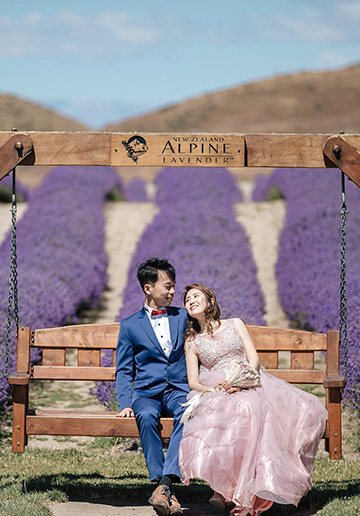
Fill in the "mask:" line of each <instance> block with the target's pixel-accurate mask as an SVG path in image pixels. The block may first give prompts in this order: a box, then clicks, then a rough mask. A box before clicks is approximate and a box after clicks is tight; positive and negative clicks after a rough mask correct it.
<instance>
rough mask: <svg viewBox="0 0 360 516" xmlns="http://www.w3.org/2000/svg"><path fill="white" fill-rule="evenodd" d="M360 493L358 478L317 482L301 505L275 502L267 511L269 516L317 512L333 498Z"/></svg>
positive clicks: (301, 501)
mask: <svg viewBox="0 0 360 516" xmlns="http://www.w3.org/2000/svg"><path fill="white" fill-rule="evenodd" d="M356 495H360V483H359V480H358V479H354V480H346V481H329V482H317V483H316V484H315V485H313V487H312V488H311V490H310V491H309V492H308V493H307V494H306V495H305V496H304V497H303V498H302V499H301V500H300V502H299V505H298V506H297V507H295V506H294V505H280V504H276V503H274V505H273V506H272V507H271V509H270V510H269V511H268V512H267V513H266V515H268V516H280V515H281V516H297V515H298V516H300V515H302V514H303V513H304V512H306V514H315V513H316V512H318V511H320V510H321V509H323V508H324V507H325V506H326V505H327V504H328V503H329V502H331V500H334V499H344V498H345V497H352V496H356Z"/></svg>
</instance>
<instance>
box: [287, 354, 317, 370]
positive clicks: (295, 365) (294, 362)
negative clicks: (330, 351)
mask: <svg viewBox="0 0 360 516" xmlns="http://www.w3.org/2000/svg"><path fill="white" fill-rule="evenodd" d="M290 367H291V369H314V353H306V352H303V351H298V352H296V351H292V352H291V366H290Z"/></svg>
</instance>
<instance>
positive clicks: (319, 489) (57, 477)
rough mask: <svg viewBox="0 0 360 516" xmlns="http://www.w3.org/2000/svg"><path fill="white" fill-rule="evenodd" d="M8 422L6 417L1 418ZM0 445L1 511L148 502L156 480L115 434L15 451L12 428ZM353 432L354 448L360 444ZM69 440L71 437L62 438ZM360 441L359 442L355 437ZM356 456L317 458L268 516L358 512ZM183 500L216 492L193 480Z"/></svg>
mask: <svg viewBox="0 0 360 516" xmlns="http://www.w3.org/2000/svg"><path fill="white" fill-rule="evenodd" d="M2 423H3V425H2V426H4V420H3V421H2ZM2 437H3V438H4V439H3V440H2V441H1V445H0V516H5V515H6V516H19V515H20V514H21V515H24V516H49V515H50V514H51V512H50V511H49V508H48V507H47V505H48V504H49V503H50V502H53V501H59V502H61V501H66V500H69V499H84V500H100V499H101V500H104V499H109V500H111V499H116V500H128V501H130V502H131V501H133V502H135V501H136V502H138V503H139V504H146V503H147V499H148V497H149V496H150V494H151V492H152V490H153V488H154V485H153V484H152V483H151V482H149V478H148V472H147V468H146V465H145V461H144V457H143V455H142V454H130V455H125V454H117V453H113V452H114V451H115V448H114V445H116V444H117V443H118V442H119V440H117V439H116V438H103V437H98V438H93V439H92V441H91V444H87V445H85V446H81V447H80V446H77V447H76V449H74V448H72V449H66V450H48V449H36V448H35V449H30V448H27V449H26V451H25V452H24V453H23V454H16V453H12V452H11V451H10V442H9V432H8V430H7V431H4V432H3V434H2ZM359 437H360V434H358V435H357V436H356V432H355V433H354V441H353V445H354V446H353V449H355V450H356V448H357V447H358V446H359V444H358V439H359ZM59 439H64V440H67V438H59ZM356 440H357V442H355V441H356ZM353 456H354V457H355V459H354V460H340V461H335V460H330V459H328V458H327V457H319V458H318V459H317V460H316V462H315V469H314V483H313V487H312V489H311V490H310V491H309V493H307V495H306V496H304V498H303V499H302V500H301V501H300V504H299V506H298V508H295V507H293V506H281V505H277V504H274V506H273V507H272V508H271V509H270V510H269V511H268V512H267V513H266V514H267V515H269V516H279V515H281V516H296V515H300V514H301V513H303V512H305V511H311V514H315V513H316V514H317V515H318V516H337V515H341V516H343V515H345V516H355V515H359V514H360V512H359V508H360V456H358V454H356V452H355V454H353ZM177 494H178V496H179V499H180V500H187V501H189V502H198V503H201V502H205V501H206V500H208V498H209V497H210V494H211V491H210V489H209V487H208V486H207V484H205V483H204V482H201V481H193V482H192V483H191V485H190V486H188V487H186V486H181V485H180V486H178V487H177Z"/></svg>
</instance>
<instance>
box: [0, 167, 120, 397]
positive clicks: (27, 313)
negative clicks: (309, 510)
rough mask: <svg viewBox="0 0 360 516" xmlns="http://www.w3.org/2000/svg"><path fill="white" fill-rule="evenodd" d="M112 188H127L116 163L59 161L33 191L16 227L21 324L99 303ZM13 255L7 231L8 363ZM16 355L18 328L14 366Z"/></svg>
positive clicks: (58, 319)
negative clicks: (85, 164) (70, 163)
mask: <svg viewBox="0 0 360 516" xmlns="http://www.w3.org/2000/svg"><path fill="white" fill-rule="evenodd" d="M114 188H117V189H120V190H121V188H122V182H121V181H120V179H119V177H118V175H117V173H116V172H115V170H114V169H112V168H110V167H107V168H105V167H103V168H102V169H101V170H100V169H99V167H59V168H56V169H54V170H53V171H52V172H51V173H50V174H49V175H48V176H47V177H46V178H45V179H44V181H43V183H42V184H41V185H40V186H39V187H38V188H37V189H36V190H35V191H34V192H33V193H32V194H31V195H30V196H29V204H28V209H27V211H26V213H25V215H24V216H23V218H22V219H21V220H20V221H19V224H18V228H17V233H18V270H19V272H18V276H19V315H20V325H22V326H26V325H28V326H31V327H32V328H41V327H50V326H62V325H65V324H68V323H76V322H78V321H79V319H78V315H79V312H80V311H81V309H82V308H84V307H91V306H95V305H96V304H97V303H98V302H99V300H100V298H101V295H102V292H103V290H104V288H105V285H106V281H107V272H106V267H107V256H106V254H105V251H104V216H103V207H104V204H105V202H106V197H107V195H108V194H109V192H111V191H112V190H113V189H114ZM9 255H10V238H9V235H8V236H7V238H5V240H4V241H3V243H2V245H1V246H0V264H1V269H0V313H1V314H2V317H1V323H0V335H1V341H0V359H1V363H2V364H4V354H5V343H4V336H5V334H6V331H5V327H6V313H7V290H8V274H9V270H8V269H9V265H8V264H9ZM32 358H33V359H34V360H35V359H36V358H37V357H36V356H35V355H34V356H33V357H32ZM15 360H16V335H15V328H13V332H12V340H11V349H10V371H12V370H14V368H15ZM7 396H8V386H7V382H6V380H5V378H4V376H3V374H1V377H0V406H5V407H6V404H7Z"/></svg>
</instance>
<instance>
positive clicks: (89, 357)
mask: <svg viewBox="0 0 360 516" xmlns="http://www.w3.org/2000/svg"><path fill="white" fill-rule="evenodd" d="M100 365H101V351H100V349H79V350H78V366H80V367H100Z"/></svg>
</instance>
